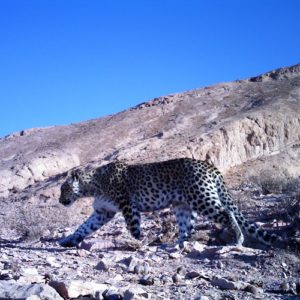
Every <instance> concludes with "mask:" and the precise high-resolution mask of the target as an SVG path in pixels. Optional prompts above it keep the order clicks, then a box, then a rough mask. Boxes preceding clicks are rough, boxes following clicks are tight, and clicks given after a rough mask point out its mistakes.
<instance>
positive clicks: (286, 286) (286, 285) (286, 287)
mask: <svg viewBox="0 0 300 300" xmlns="http://www.w3.org/2000/svg"><path fill="white" fill-rule="evenodd" d="M280 288H281V289H282V290H283V291H285V292H287V291H288V290H289V289H290V285H289V283H288V282H283V283H282V284H281V285H280Z"/></svg>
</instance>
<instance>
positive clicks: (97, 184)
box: [59, 157, 278, 247]
mask: <svg viewBox="0 0 300 300" xmlns="http://www.w3.org/2000/svg"><path fill="white" fill-rule="evenodd" d="M60 190H61V191H60V197H59V203H61V204H62V205H64V206H71V205H72V204H73V203H74V202H76V201H77V200H78V199H80V198H84V197H93V198H94V203H93V213H92V214H91V215H90V216H89V217H88V219H87V220H86V221H85V222H84V223H83V224H81V225H80V226H79V227H78V228H77V229H76V230H75V232H74V233H72V234H70V235H68V236H66V237H64V238H62V239H61V240H60V241H59V244H60V245H61V246H62V247H78V245H79V244H80V243H81V242H82V241H83V240H84V239H85V238H86V237H88V236H90V235H91V234H92V233H94V232H95V231H97V230H98V229H100V228H101V227H102V226H103V225H105V224H106V223H108V222H109V221H110V220H112V219H113V218H114V216H115V215H116V213H117V212H121V213H122V215H123V217H124V220H125V223H126V227H127V229H128V230H129V232H130V233H131V235H132V236H133V237H134V238H135V239H141V213H143V212H152V211H156V210H161V209H165V208H171V210H172V211H173V212H174V214H175V219H176V223H177V226H178V239H177V241H176V243H177V244H178V245H180V247H182V245H183V244H184V242H185V241H188V240H189V239H190V237H191V234H192V233H193V232H194V231H195V221H196V219H197V216H199V215H200V214H201V215H203V216H205V217H207V218H208V219H209V220H211V221H213V222H216V223H219V224H221V225H222V226H224V227H225V228H227V229H228V230H229V232H230V233H231V235H232V237H233V240H234V242H233V244H234V245H236V246H241V245H242V244H243V243H244V233H245V234H246V235H249V236H252V237H254V238H255V239H257V240H259V241H260V242H262V243H264V244H266V245H272V244H273V243H274V242H275V241H276V240H277V238H278V236H277V235H275V234H270V233H268V232H267V231H265V230H263V229H262V228H261V227H260V226H258V225H257V224H255V223H250V222H249V221H248V220H247V219H246V218H245V217H244V215H243V214H242V213H241V212H240V211H239V210H238V207H237V205H236V204H235V203H234V200H233V197H232V196H231V194H230V193H229V190H228V188H227V186H226V184H225V181H224V179H223V176H222V174H221V172H220V171H219V170H218V169H217V168H216V167H215V166H214V165H213V164H212V163H211V162H209V161H203V160H197V159H194V158H187V157H183V158H176V159H170V160H166V161H159V162H152V163H143V164H128V163H125V162H122V161H113V162H110V163H107V164H105V165H102V166H100V167H97V168H90V169H87V168H77V169H73V170H70V171H69V172H68V174H67V176H66V179H65V181H64V182H63V183H62V185H61V188H60ZM243 232H244V233H243Z"/></svg>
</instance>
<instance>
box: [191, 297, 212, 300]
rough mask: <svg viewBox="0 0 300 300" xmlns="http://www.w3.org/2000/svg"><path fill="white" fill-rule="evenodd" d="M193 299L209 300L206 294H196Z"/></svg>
mask: <svg viewBox="0 0 300 300" xmlns="http://www.w3.org/2000/svg"><path fill="white" fill-rule="evenodd" d="M194 300H210V299H209V298H208V297H207V296H197V297H196V298H195V299H194Z"/></svg>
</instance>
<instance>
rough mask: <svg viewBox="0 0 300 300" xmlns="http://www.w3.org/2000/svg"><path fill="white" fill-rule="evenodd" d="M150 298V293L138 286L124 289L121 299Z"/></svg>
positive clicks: (140, 299) (139, 299)
mask: <svg viewBox="0 0 300 300" xmlns="http://www.w3.org/2000/svg"><path fill="white" fill-rule="evenodd" d="M142 299H150V294H149V293H148V292H146V291H145V290H144V289H142V288H141V287H140V286H134V287H130V288H129V289H128V290H125V292H124V296H123V300H142Z"/></svg>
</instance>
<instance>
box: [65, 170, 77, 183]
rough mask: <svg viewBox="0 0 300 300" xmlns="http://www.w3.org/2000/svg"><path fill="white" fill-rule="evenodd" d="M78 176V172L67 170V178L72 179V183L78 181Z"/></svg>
mask: <svg viewBox="0 0 300 300" xmlns="http://www.w3.org/2000/svg"><path fill="white" fill-rule="evenodd" d="M79 175H80V170H69V171H68V175H67V177H68V178H70V179H72V181H78V180H79Z"/></svg>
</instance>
